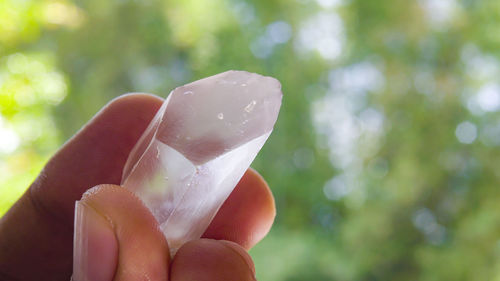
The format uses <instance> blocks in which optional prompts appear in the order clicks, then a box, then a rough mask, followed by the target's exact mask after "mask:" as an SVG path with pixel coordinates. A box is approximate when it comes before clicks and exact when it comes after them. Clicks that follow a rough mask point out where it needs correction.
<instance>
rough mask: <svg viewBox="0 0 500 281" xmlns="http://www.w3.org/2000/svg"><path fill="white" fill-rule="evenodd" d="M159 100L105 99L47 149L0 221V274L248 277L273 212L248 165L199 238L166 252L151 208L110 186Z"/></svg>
mask: <svg viewBox="0 0 500 281" xmlns="http://www.w3.org/2000/svg"><path fill="white" fill-rule="evenodd" d="M161 104H162V100H161V99H160V98H157V97H154V96H150V95H144V94H131V95H125V96H122V97H120V98H118V99H115V100H113V101H112V102H111V103H110V104H108V105H107V106H106V107H104V108H103V109H102V110H101V111H100V112H99V113H98V114H97V115H96V116H95V117H94V118H93V119H92V120H91V121H90V122H89V123H88V124H87V125H86V126H85V127H84V128H83V129H82V130H81V131H80V132H78V133H77V134H76V135H75V136H74V137H73V138H72V139H70V140H69V141H68V142H67V143H66V144H65V145H64V146H63V147H62V148H61V149H60V150H59V151H58V152H57V153H56V155H55V156H54V157H53V158H52V159H51V160H50V161H49V162H48V163H47V165H46V166H45V168H44V169H43V171H42V172H41V173H40V175H39V176H38V178H37V179H36V180H35V182H34V183H33V184H32V185H31V186H30V188H29V189H28V190H27V191H26V192H25V194H24V195H23V196H22V197H21V198H20V199H19V201H18V202H16V204H15V205H14V206H13V207H12V208H11V209H10V210H9V211H8V212H7V214H5V215H4V216H3V217H2V218H1V220H0V279H1V280H4V279H5V280H50V281H52V280H64V281H67V280H69V279H70V276H71V275H72V273H73V274H74V280H75V281H87V280H91V281H101V280H102V281H108V280H120V281H122V280H154V281H156V280H175V281H180V280H197V281H200V280H255V277H254V267H253V263H252V260H251V258H250V256H249V255H248V254H247V252H246V250H248V249H249V248H251V247H252V246H253V245H255V244H256V243H257V242H258V241H260V240H261V239H262V238H263V237H264V236H265V235H266V234H267V232H268V231H269V229H270V227H271V225H272V222H273V219H274V215H275V208H274V200H273V197H272V194H271V192H270V190H269V188H268V186H267V184H266V183H265V182H264V180H263V179H262V178H261V177H260V176H259V175H258V174H257V173H256V172H255V171H253V170H248V171H247V172H246V173H245V175H244V177H243V178H242V180H241V181H240V183H239V184H238V186H237V187H236V188H235V190H234V191H233V192H232V193H231V195H230V197H229V198H228V200H227V201H226V202H225V203H224V205H223V206H222V208H221V209H220V210H219V212H218V213H217V215H216V217H215V218H214V220H213V221H212V223H211V224H210V226H209V227H208V229H207V231H206V232H205V233H204V235H203V237H204V238H205V239H199V240H195V241H192V242H189V243H186V244H185V245H184V246H183V247H181V248H180V249H179V251H178V252H177V254H176V256H175V258H174V259H173V260H172V261H169V256H168V246H167V243H166V240H165V238H164V236H163V234H161V232H160V231H159V230H158V225H157V223H156V221H155V220H154V218H153V216H152V214H151V213H150V212H149V210H148V209H147V208H146V207H145V206H144V205H143V204H142V203H141V201H140V200H139V199H137V197H135V196H134V195H133V194H132V193H130V192H129V191H128V190H126V189H124V188H121V187H119V186H117V185H116V184H118V183H119V182H120V178H121V172H122V168H123V165H124V164H125V161H126V159H127V156H128V154H129V152H130V150H131V149H132V147H133V145H134V144H135V142H136V141H137V140H138V138H139V137H140V135H141V133H142V132H143V131H144V129H145V128H146V126H147V125H148V123H149V122H150V120H151V119H152V118H153V116H154V114H155V113H156V111H157V110H158V109H159V108H160V106H161ZM93 186H95V187H94V188H92V189H90V190H88V189H89V188H90V187H93ZM87 190H88V191H87ZM85 191H87V192H86V193H85V194H84V192H85ZM82 194H84V195H83V198H82ZM80 198H82V199H81V200H80ZM77 200H80V201H79V202H78V203H77V206H78V207H77V214H76V223H75V229H76V231H75V234H74V233H73V232H74V231H73V225H74V210H75V201H77ZM73 235H74V236H75V245H74V247H75V251H74V259H73V258H72V257H73ZM212 239H217V240H212ZM221 240H227V241H221ZM229 241H232V242H229Z"/></svg>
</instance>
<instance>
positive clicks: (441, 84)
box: [0, 0, 500, 280]
mask: <svg viewBox="0 0 500 281" xmlns="http://www.w3.org/2000/svg"><path fill="white" fill-rule="evenodd" d="M498 30H500V2H499V1H496V0H483V1H473V0H415V1H414V0H402V1H390V0H378V1H362V0H316V1H314V0H294V1H288V0H287V1H284V0H278V1H264V0H257V1H252V2H251V1H241V0H185V1H181V0H176V1H168V2H166V1H165V2H164V1H157V0H147V1H130V0H115V1H101V0H79V1H74V2H70V1H64V0H59V1H53V0H39V1H32V0H23V1H18V0H0V114H1V115H0V214H3V213H5V212H6V211H7V209H8V208H9V206H10V205H11V204H13V202H14V201H15V200H16V198H18V197H19V196H20V195H21V194H22V192H24V190H25V189H26V188H27V186H28V185H29V183H30V182H31V181H32V180H33V179H34V177H36V174H37V173H38V172H39V171H40V169H41V168H42V167H43V164H44V163H45V162H46V161H47V159H48V158H49V157H50V156H51V155H52V154H53V153H54V152H55V151H56V150H57V148H58V147H59V146H60V145H61V144H62V143H63V141H64V140H66V139H68V138H69V137H70V136H71V135H73V134H74V133H75V132H76V131H77V130H78V128H80V127H81V126H82V125H83V124H84V123H85V122H86V121H87V120H88V119H89V118H91V116H92V115H93V114H95V113H96V112H97V111H98V110H99V109H100V108H101V107H102V106H103V105H104V104H105V103H106V102H108V101H109V100H110V99H112V98H113V97H115V96H118V95H120V94H123V93H126V92H151V93H155V94H158V95H160V96H163V97H165V96H166V95H167V93H168V92H169V91H170V90H171V89H173V88H174V87H176V86H179V85H182V84H184V83H186V82H189V81H193V80H196V79H199V78H202V77H205V76H209V75H213V74H216V73H219V72H222V71H225V70H228V69H244V70H248V71H252V72H258V73H261V74H265V75H270V76H274V77H276V78H278V79H279V80H280V81H281V82H282V84H283V91H284V93H285V96H284V102H283V107H282V112H281V113H280V118H279V120H278V123H277V126H276V129H275V131H274V133H273V135H272V136H271V138H270V140H269V142H268V143H267V144H266V146H265V147H264V149H263V150H262V152H261V153H260V154H259V156H258V158H257V159H256V161H255V162H254V165H253V166H254V167H255V168H256V169H257V170H259V171H260V172H261V173H262V174H263V175H264V177H265V178H266V179H267V180H268V182H269V184H270V186H271V187H272V189H273V192H274V194H275V197H276V204H277V210H278V214H277V217H276V224H275V226H274V228H273V229H272V231H271V233H270V234H269V236H268V237H267V238H266V239H264V240H263V241H262V243H260V244H259V245H257V246H256V247H255V248H254V249H252V251H251V254H252V256H253V257H254V259H255V264H256V267H257V275H258V277H259V280H416V279H418V280H500V240H499V238H500V188H499V183H500V169H498V167H499V166H500V150H499V149H498V148H499V146H500V113H499V111H500V81H499V79H500V60H499V59H500V48H499V46H500V32H498Z"/></svg>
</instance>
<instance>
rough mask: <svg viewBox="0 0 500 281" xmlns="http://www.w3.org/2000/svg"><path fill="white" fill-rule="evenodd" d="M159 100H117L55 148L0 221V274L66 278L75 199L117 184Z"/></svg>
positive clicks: (147, 97) (145, 97) (137, 96)
mask: <svg viewBox="0 0 500 281" xmlns="http://www.w3.org/2000/svg"><path fill="white" fill-rule="evenodd" d="M161 104H162V100H161V99H160V98H158V97H154V96H151V95H144V94H131V95H125V96H122V97H120V98H117V99H115V100H113V101H112V102H111V103H109V104H108V105H107V106H106V107H104V108H103V109H102V110H101V111H100V112H99V113H98V114H97V115H96V116H95V117H94V118H93V119H92V120H91V121H90V122H89V123H88V124H87V125H86V126H85V127H83V128H82V130H81V131H80V132H78V133H77V134H76V135H75V136H74V137H73V138H72V139H71V140H69V141H68V142H67V143H66V144H65V145H64V146H63V147H62V148H61V149H60V150H59V152H57V154H56V155H55V156H54V157H53V158H52V159H51V160H50V161H49V163H48V164H47V165H46V167H45V168H44V170H43V171H42V173H41V174H40V176H39V177H38V178H37V179H36V180H35V182H34V183H33V184H32V186H31V187H30V189H29V190H28V191H27V192H26V193H25V194H24V195H23V196H22V197H21V199H20V200H19V201H18V202H16V204H15V205H14V206H13V207H12V208H11V209H10V210H9V211H8V212H7V214H5V215H4V216H3V217H2V219H1V220H0V277H3V276H7V277H5V279H7V280H11V279H12V280H15V279H21V280H39V278H40V276H44V279H46V280H68V279H69V276H70V275H71V266H72V260H71V256H72V241H73V210H74V202H75V200H78V199H79V198H80V197H81V195H82V193H83V192H84V191H85V190H87V189H88V188H90V187H92V186H95V185H97V184H102V183H115V184H117V183H119V182H120V177H121V172H122V168H123V165H124V163H125V160H126V159H127V155H128V153H129V152H130V150H131V149H132V147H133V145H134V144H135V143H136V142H137V140H138V139H139V137H140V136H141V134H142V132H143V131H144V130H145V128H146V127H147V125H148V124H149V122H150V120H151V119H152V118H153V116H154V114H155V113H156V111H157V110H158V109H159V108H160V106H161ZM27 268H29V270H27ZM0 279H1V278H0Z"/></svg>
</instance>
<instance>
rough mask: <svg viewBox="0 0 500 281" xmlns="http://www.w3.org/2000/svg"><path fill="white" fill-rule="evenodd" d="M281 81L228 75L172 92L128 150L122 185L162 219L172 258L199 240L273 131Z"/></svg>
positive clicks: (244, 73)
mask: <svg viewBox="0 0 500 281" xmlns="http://www.w3.org/2000/svg"><path fill="white" fill-rule="evenodd" d="M281 98H282V93H281V85H280V83H279V82H278V80H276V79H274V78H271V77H265V76H261V75H258V74H254V73H249V72H245V71H228V72H224V73H221V74H217V75H214V76H211V77H208V78H205V79H201V80H198V81H196V82H193V83H190V84H187V85H184V86H181V87H178V88H176V89H175V90H173V91H172V92H171V93H170V95H169V96H168V98H167V99H166V100H165V102H164V103H163V105H162V107H161V108H160V110H159V111H158V113H157V114H156V116H155V117H154V118H153V120H152V121H151V123H150V124H149V126H148V128H147V129H146V131H145V132H144V133H143V135H142V137H141V138H140V139H139V141H138V142H137V144H136V145H135V147H134V148H133V149H132V151H131V152H130V155H129V157H128V160H127V163H126V164H125V167H124V170H123V177H122V185H123V186H124V187H125V188H127V189H129V190H131V191H133V192H134V193H135V194H137V195H138V196H139V197H140V198H141V199H142V200H143V201H144V203H145V204H146V206H147V207H148V208H149V209H150V210H151V212H152V213H153V215H154V216H155V218H156V219H157V220H158V222H159V224H160V227H161V230H162V231H163V233H164V234H165V237H166V238H167V241H168V243H169V246H170V250H171V253H175V251H177V249H178V248H179V247H180V246H181V245H182V244H184V243H185V242H187V241H190V240H192V239H197V238H199V237H200V236H201V235H202V234H203V232H204V231H205V230H206V228H207V227H208V225H209V224H210V222H211V220H212V219H213V217H214V216H215V214H216V213H217V210H218V209H219V208H220V206H221V205H222V203H223V202H224V201H225V200H226V198H227V197H228V196H229V194H230V193H231V191H232V190H233V189H234V187H235V186H236V184H237V183H238V181H239V180H240V178H241V177H242V176H243V174H244V173H245V171H246V170H247V168H248V167H249V166H250V164H251V163H252V161H253V159H254V158H255V156H256V155H257V153H258V152H259V150H260V149H261V148H262V146H263V145H264V143H265V141H266V140H267V138H268V137H269V135H270V134H271V131H272V130H273V126H274V123H275V122H276V119H277V117H278V112H279V108H280V106H281Z"/></svg>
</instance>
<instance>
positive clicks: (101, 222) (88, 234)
mask: <svg viewBox="0 0 500 281" xmlns="http://www.w3.org/2000/svg"><path fill="white" fill-rule="evenodd" d="M117 260H118V242H117V241H116V236H115V234H114V231H113V229H112V228H111V224H110V223H109V222H108V221H107V220H106V219H105V218H104V217H103V216H101V215H100V214H98V213H97V212H96V211H95V210H94V209H93V208H92V207H90V206H88V205H87V204H85V203H82V202H81V201H76V204H75V229H74V240H73V277H72V280H73V281H111V280H112V279H113V276H114V274H115V269H116V264H117Z"/></svg>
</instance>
